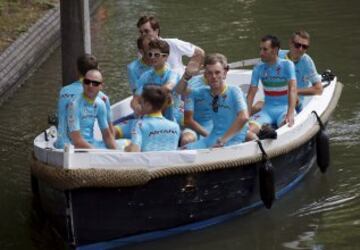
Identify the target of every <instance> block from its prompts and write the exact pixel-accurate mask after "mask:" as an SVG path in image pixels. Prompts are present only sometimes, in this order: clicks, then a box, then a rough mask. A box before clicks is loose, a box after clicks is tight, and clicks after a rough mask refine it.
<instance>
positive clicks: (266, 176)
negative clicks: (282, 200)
mask: <svg viewBox="0 0 360 250" xmlns="http://www.w3.org/2000/svg"><path fill="white" fill-rule="evenodd" d="M259 189H260V198H261V200H262V202H263V203H264V205H265V207H266V208H267V209H270V208H271V206H272V204H273V202H274V200H275V178H274V167H273V166H272V163H271V161H270V160H265V161H263V163H262V164H261V166H260V168H259Z"/></svg>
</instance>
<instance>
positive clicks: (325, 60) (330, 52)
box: [0, 0, 360, 250]
mask: <svg viewBox="0 0 360 250" xmlns="http://www.w3.org/2000/svg"><path fill="white" fill-rule="evenodd" d="M359 9H360V3H359V2H358V1H356V0H348V1H346V4H345V3H335V2H334V3H331V2H329V1H325V0H318V1H312V0H304V1H285V2H284V1H280V0H267V1H265V0H258V1H255V0H229V1H227V2H226V4H224V2H219V1H209V0H206V1H205V0H199V1H190V0H184V1H175V0H167V1H156V2H154V1H148V0H139V1H129V0H123V1H104V4H103V5H102V6H100V8H99V9H98V11H97V13H96V15H95V17H94V19H93V22H92V39H93V52H94V53H95V55H96V56H97V57H98V59H99V60H100V63H101V68H102V70H103V71H104V74H105V83H106V86H105V92H106V93H108V94H109V96H110V97H111V99H112V103H113V102H115V101H119V100H120V99H122V98H124V97H126V96H127V95H129V94H130V91H129V89H128V87H127V83H126V81H127V76H126V67H125V66H126V64H127V63H129V62H130V61H131V60H132V59H133V58H134V57H135V55H136V46H135V40H136V38H137V33H136V28H135V23H136V21H137V19H138V17H139V16H140V15H141V14H142V13H153V14H156V15H157V16H158V17H159V18H160V21H161V32H162V36H164V37H178V38H181V39H183V40H186V41H190V42H193V43H195V44H197V45H199V46H201V47H202V48H204V49H205V50H206V51H208V52H221V53H224V54H225V55H227V56H228V58H229V61H237V60H241V59H247V58H254V57H257V56H258V40H259V38H260V37H261V36H262V35H264V34H267V33H273V34H276V35H278V36H279V37H280V39H281V40H282V46H283V47H287V39H288V37H289V35H290V33H291V32H292V31H293V30H294V29H298V28H304V29H306V30H308V31H309V32H310V33H311V35H312V44H311V49H310V50H309V53H310V54H311V56H312V57H313V59H314V60H315V62H316V64H317V67H318V70H319V72H322V71H323V70H325V69H326V68H331V69H332V70H333V71H334V72H335V73H337V74H338V76H339V79H340V80H341V81H342V82H343V83H344V86H345V87H344V90H343V95H342V98H341V100H340V103H339V105H338V107H337V109H336V113H335V114H334V116H333V118H332V120H331V121H330V123H329V133H330V137H331V158H332V165H331V167H330V169H329V170H328V172H327V173H326V174H325V175H323V174H321V173H320V171H319V170H318V169H317V168H314V170H313V171H311V172H310V173H309V174H308V175H307V177H306V178H305V179H304V181H303V182H302V183H300V184H299V186H298V187H297V188H296V189H295V190H294V191H293V192H292V193H291V194H289V195H286V196H285V197H283V198H282V199H281V200H278V201H276V202H275V204H274V206H273V208H272V209H271V210H265V209H259V210H256V211H254V212H252V213H250V214H248V215H246V216H242V217H239V218H237V219H235V220H233V221H231V222H227V223H224V224H221V225H217V226H214V227H211V228H208V229H205V230H202V231H197V232H191V233H186V234H183V235H178V236H174V237H170V238H167V239H163V240H158V241H154V242H148V243H143V244H140V245H135V246H129V247H125V248H124V249H223V250H225V249H258V250H262V249H264V250H265V249H266V250H268V249H274V250H275V249H314V250H318V249H321V250H323V249H345V250H348V249H349V250H350V249H357V248H356V247H357V246H356V245H354V244H355V243H356V242H357V241H358V238H359V235H360V220H359V218H360V201H359V196H358V194H359V193H360V184H359V183H360V181H359V178H360V168H359V162H360V156H359V155H360V154H359V153H360V149H359V145H360V143H359V137H360V135H359V128H360V127H359V126H360V125H359V124H360V101H359V98H358V97H359V95H360V72H359V69H358V64H359V62H360V54H359V53H357V51H358V48H357V47H358V44H359V43H360V30H359V28H358V25H359V23H360V19H359V15H358V10H359ZM59 72H60V51H59V50H58V51H56V52H55V53H54V54H53V55H52V56H51V57H50V58H49V59H48V60H47V61H46V63H44V65H43V66H42V68H41V69H40V70H39V71H37V72H36V73H35V74H34V75H33V76H32V77H31V78H30V79H29V80H28V81H27V83H26V84H25V85H24V86H23V87H21V88H20V89H19V90H18V91H17V93H16V95H15V96H14V97H13V98H11V99H10V100H8V101H7V102H5V103H4V105H2V106H1V107H0V154H1V157H0V165H1V168H0V198H1V203H0V215H1V223H0V249H64V246H63V243H62V242H61V241H59V240H58V239H57V237H56V236H54V234H53V233H50V232H51V231H52V229H51V227H50V226H49V225H48V224H47V222H46V220H44V219H43V218H42V217H41V216H40V217H39V216H38V215H37V214H35V213H34V210H33V196H32V194H31V188H30V186H31V185H30V171H29V159H30V156H31V151H32V140H33V138H34V137H35V136H36V135H37V134H39V133H40V132H41V131H42V130H44V129H45V128H46V127H47V115H48V114H49V113H53V112H54V111H55V108H56V107H55V106H56V100H57V94H58V91H59V89H60V87H61V80H60V79H61V77H60V73H59Z"/></svg>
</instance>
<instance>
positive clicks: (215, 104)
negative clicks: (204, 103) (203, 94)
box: [211, 95, 219, 113]
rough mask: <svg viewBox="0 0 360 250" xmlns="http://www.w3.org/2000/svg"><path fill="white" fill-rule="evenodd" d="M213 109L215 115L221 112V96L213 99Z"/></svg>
mask: <svg viewBox="0 0 360 250" xmlns="http://www.w3.org/2000/svg"><path fill="white" fill-rule="evenodd" d="M211 107H212V110H213V111H214V112H215V113H217V112H218V111H219V96H218V95H216V96H214V97H213V99H212V103H211Z"/></svg>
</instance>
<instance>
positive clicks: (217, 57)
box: [204, 53, 229, 70]
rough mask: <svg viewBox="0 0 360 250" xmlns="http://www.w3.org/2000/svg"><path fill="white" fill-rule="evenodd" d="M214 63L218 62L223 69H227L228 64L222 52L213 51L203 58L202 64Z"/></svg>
mask: <svg viewBox="0 0 360 250" xmlns="http://www.w3.org/2000/svg"><path fill="white" fill-rule="evenodd" d="M216 63H220V64H221V65H222V66H223V67H224V69H225V70H229V65H228V62H227V59H226V57H225V56H224V55H223V54H220V53H213V54H208V55H206V57H205V60H204V66H206V65H214V64H216Z"/></svg>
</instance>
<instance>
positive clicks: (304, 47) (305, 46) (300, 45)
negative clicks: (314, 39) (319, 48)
mask: <svg viewBox="0 0 360 250" xmlns="http://www.w3.org/2000/svg"><path fill="white" fill-rule="evenodd" d="M293 44H294V47H295V48H297V49H300V47H303V49H308V48H309V47H310V45H307V44H302V43H297V42H294V41H293Z"/></svg>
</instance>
